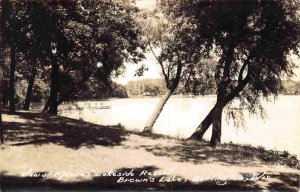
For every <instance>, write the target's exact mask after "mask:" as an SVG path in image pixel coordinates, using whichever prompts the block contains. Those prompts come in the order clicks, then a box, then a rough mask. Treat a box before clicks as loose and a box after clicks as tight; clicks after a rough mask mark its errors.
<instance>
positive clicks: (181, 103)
mask: <svg viewBox="0 0 300 192" xmlns="http://www.w3.org/2000/svg"><path fill="white" fill-rule="evenodd" d="M215 100H216V98H215V97H209V96H206V97H197V98H171V99H170V100H169V102H168V103H167V104H166V106H165V108H164V110H163V112H162V114H161V115H160V117H159V119H158V121H157V122H156V124H155V126H154V132H156V133H161V134H166V135H171V136H175V137H180V138H187V137H188V136H190V135H191V134H192V132H193V131H194V130H195V128H196V127H197V125H198V124H199V123H200V122H201V120H202V119H203V118H204V117H205V116H206V115H207V113H208V112H209V110H210V109H211V108H212V106H213V105H214V102H215ZM158 102H159V98H138V99H111V100H108V101H89V102H77V103H76V105H74V104H72V105H67V104H65V105H63V106H61V107H60V115H62V116H66V117H71V118H75V119H79V118H82V119H83V120H85V121H88V122H93V123H97V124H103V125H116V124H119V123H120V124H122V125H123V126H125V127H126V129H128V130H136V131H142V129H143V126H144V125H145V124H146V121H147V120H148V118H149V117H150V115H151V113H152V111H153V110H154V107H155V105H156V104H157V103H158ZM75 106H76V108H77V109H76V108H75ZM101 106H110V108H109V109H103V107H101ZM264 106H265V109H266V113H267V115H268V116H267V118H266V119H265V120H262V119H261V118H259V117H249V116H248V115H246V116H245V125H246V127H245V128H237V127H235V126H234V125H233V121H232V120H230V121H229V122H226V120H225V115H224V116H223V117H224V120H223V129H222V141H225V142H229V141H232V142H234V143H241V144H252V145H262V146H264V147H266V148H268V149H276V150H288V151H290V152H292V153H294V154H297V156H298V157H299V156H300V146H299V145H300V142H299V141H300V119H299V117H300V96H280V97H279V98H278V100H277V101H276V102H275V103H274V102H266V103H265V104H264ZM78 109H80V110H78ZM210 132H211V131H208V133H207V134H206V135H205V138H209V137H210V134H211V133H210Z"/></svg>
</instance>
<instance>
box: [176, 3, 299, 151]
mask: <svg viewBox="0 0 300 192" xmlns="http://www.w3.org/2000/svg"><path fill="white" fill-rule="evenodd" d="M181 10H183V11H184V12H185V15H187V16H188V17H190V18H191V21H193V24H194V25H196V26H197V34H198V35H199V36H201V37H202V38H206V39H207V41H206V42H207V43H206V44H199V46H206V47H211V48H212V50H213V54H212V55H213V56H215V57H218V58H219V61H218V62H217V65H216V68H215V75H214V77H215V82H216V85H217V102H216V104H215V106H214V107H213V109H212V110H211V111H210V112H209V114H208V115H207V116H206V118H205V119H204V120H203V121H202V122H201V124H200V125H199V127H198V128H197V129H196V131H195V132H194V133H193V135H192V136H191V137H190V138H192V139H197V140H201V139H202V137H203V135H204V133H205V132H206V131H207V130H208V128H209V126H210V125H211V124H212V125H213V131H212V137H211V145H212V146H215V145H216V144H217V143H219V142H220V141H221V123H222V113H223V109H224V107H226V106H228V105H230V104H231V103H232V102H233V101H234V100H239V103H240V107H241V108H242V109H247V110H248V111H249V112H250V113H251V114H257V113H260V114H263V107H262V105H261V102H260V101H261V99H262V98H269V97H270V96H276V95H277V94H278V93H279V92H280V91H281V90H282V79H283V78H284V77H290V76H291V75H292V74H293V68H294V65H293V64H292V63H291V62H289V60H288V57H289V55H290V54H291V53H295V54H298V55H299V42H300V17H299V11H300V10H299V2H298V1H292V2H289V3H287V2H286V1H283V0H282V1H280V0H279V1H261V0H257V1H247V2H241V1H230V2H225V1H209V2H208V1H200V0H190V1H189V0H187V1H184V2H183V3H182V4H181ZM240 112H242V110H239V112H238V113H240ZM231 114H232V115H235V114H236V112H235V113H231Z"/></svg>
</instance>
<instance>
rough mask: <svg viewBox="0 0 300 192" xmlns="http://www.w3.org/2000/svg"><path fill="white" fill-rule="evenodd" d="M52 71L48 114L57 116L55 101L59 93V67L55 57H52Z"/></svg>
mask: <svg viewBox="0 0 300 192" xmlns="http://www.w3.org/2000/svg"><path fill="white" fill-rule="evenodd" d="M51 60H52V64H51V65H52V70H51V87H50V97H49V100H50V101H49V110H48V113H50V114H52V115H57V106H58V104H57V99H58V91H59V65H58V63H57V60H56V57H55V56H52V58H51Z"/></svg>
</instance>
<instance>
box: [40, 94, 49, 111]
mask: <svg viewBox="0 0 300 192" xmlns="http://www.w3.org/2000/svg"><path fill="white" fill-rule="evenodd" d="M49 106H50V97H49V98H48V99H47V102H46V103H45V106H44V108H43V110H42V113H46V112H47V111H48V109H49Z"/></svg>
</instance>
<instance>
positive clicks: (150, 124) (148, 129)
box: [143, 89, 174, 133]
mask: <svg viewBox="0 0 300 192" xmlns="http://www.w3.org/2000/svg"><path fill="white" fill-rule="evenodd" d="M173 92H174V90H170V89H168V91H167V92H166V93H165V95H164V96H163V97H162V98H161V99H160V101H159V103H158V105H157V106H156V108H155V109H154V111H153V113H152V115H151V117H150V119H149V120H148V122H147V124H146V126H145V128H144V130H143V132H144V133H151V132H152V129H153V126H154V124H155V122H156V120H157V119H158V117H159V115H160V113H161V112H162V110H163V108H164V106H165V104H166V103H167V101H168V100H169V98H170V97H171V95H172V94H173Z"/></svg>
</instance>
